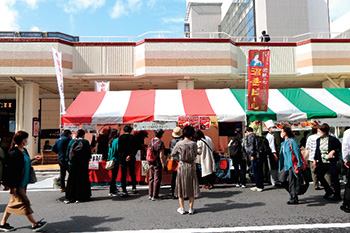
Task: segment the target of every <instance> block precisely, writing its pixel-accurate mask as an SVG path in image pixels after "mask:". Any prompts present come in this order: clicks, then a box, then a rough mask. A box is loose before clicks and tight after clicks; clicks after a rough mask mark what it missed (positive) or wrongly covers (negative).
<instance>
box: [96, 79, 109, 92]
mask: <svg viewBox="0 0 350 233" xmlns="http://www.w3.org/2000/svg"><path fill="white" fill-rule="evenodd" d="M109 84H110V83H109V82H97V81H95V91H109V86H110V85H109Z"/></svg>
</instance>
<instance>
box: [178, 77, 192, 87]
mask: <svg viewBox="0 0 350 233" xmlns="http://www.w3.org/2000/svg"><path fill="white" fill-rule="evenodd" d="M177 89H180V90H182V89H194V81H193V80H191V79H190V77H185V78H184V79H180V80H177Z"/></svg>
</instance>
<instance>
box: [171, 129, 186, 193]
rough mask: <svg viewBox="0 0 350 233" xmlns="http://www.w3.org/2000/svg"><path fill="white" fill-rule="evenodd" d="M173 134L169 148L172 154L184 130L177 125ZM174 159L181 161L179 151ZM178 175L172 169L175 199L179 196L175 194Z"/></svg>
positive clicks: (172, 185)
mask: <svg viewBox="0 0 350 233" xmlns="http://www.w3.org/2000/svg"><path fill="white" fill-rule="evenodd" d="M171 136H173V139H172V140H171V141H170V144H169V149H170V154H171V152H172V151H173V149H174V147H175V145H176V143H178V142H179V141H182V140H183V138H182V130H181V128H180V127H175V128H174V129H173V132H172V134H171ZM172 157H173V159H174V160H176V161H179V160H180V158H179V153H176V154H175V155H173V156H172ZM176 177H177V171H172V172H171V196H172V198H173V199H176V198H177V197H176V196H175V195H174V194H175V186H176Z"/></svg>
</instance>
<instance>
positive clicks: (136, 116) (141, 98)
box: [123, 90, 156, 123]
mask: <svg viewBox="0 0 350 233" xmlns="http://www.w3.org/2000/svg"><path fill="white" fill-rule="evenodd" d="M155 97H156V91H155V90H144V91H132V92H131V95H130V100H129V104H128V107H127V108H126V111H125V114H124V117H123V122H124V123H133V122H142V121H154V104H155Z"/></svg>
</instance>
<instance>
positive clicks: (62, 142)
mask: <svg viewBox="0 0 350 233" xmlns="http://www.w3.org/2000/svg"><path fill="white" fill-rule="evenodd" d="M70 140H72V132H71V131H70V130H69V129H66V130H64V131H63V133H62V135H61V137H60V138H59V139H57V141H56V142H55V144H54V145H53V146H52V151H53V152H55V153H56V154H57V155H58V164H59V165H60V184H61V193H63V192H65V191H66V174H67V170H68V158H67V156H66V155H67V147H68V144H69V142H70Z"/></svg>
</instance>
